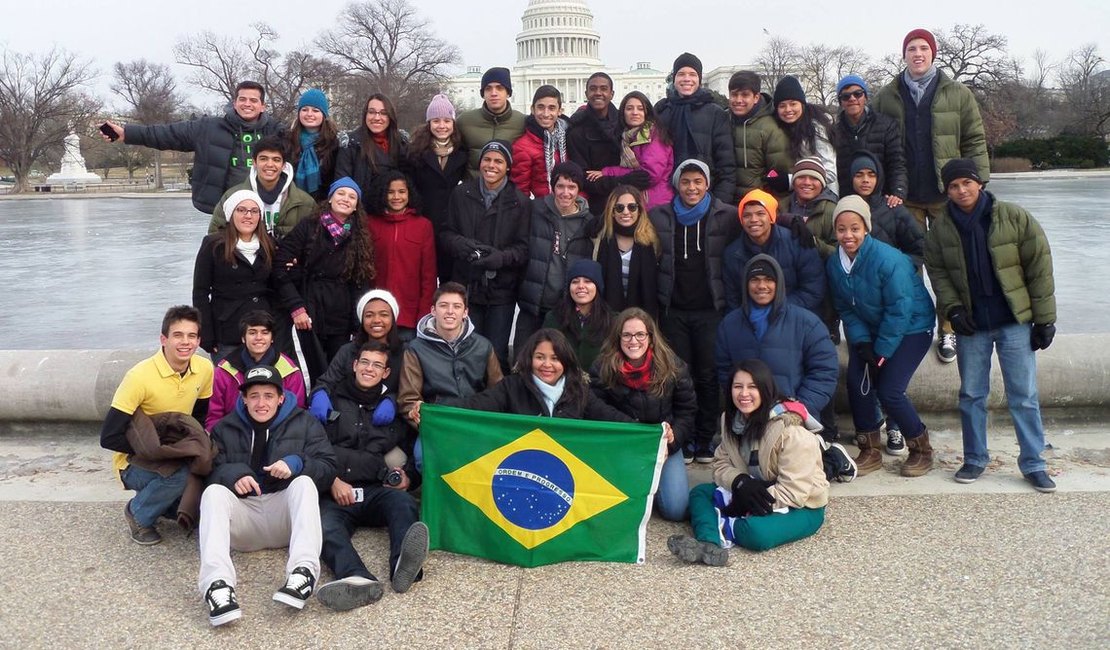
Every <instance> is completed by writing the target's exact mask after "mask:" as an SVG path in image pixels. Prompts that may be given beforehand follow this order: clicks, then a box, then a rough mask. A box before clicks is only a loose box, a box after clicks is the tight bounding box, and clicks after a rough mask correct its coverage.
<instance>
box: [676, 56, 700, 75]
mask: <svg viewBox="0 0 1110 650" xmlns="http://www.w3.org/2000/svg"><path fill="white" fill-rule="evenodd" d="M682 68H693V69H694V72H696V73H698V81H701V59H699V58H698V57H696V56H694V55H693V54H690V53H689V52H683V53H682V54H679V55H678V58H677V59H675V60H674V65H673V66H671V74H672V75H673V74H675V73H676V72H678V71H679V70H681V69H682Z"/></svg>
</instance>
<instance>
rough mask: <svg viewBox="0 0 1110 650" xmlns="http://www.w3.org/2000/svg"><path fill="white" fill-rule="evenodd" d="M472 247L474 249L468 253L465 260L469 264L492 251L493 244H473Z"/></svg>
mask: <svg viewBox="0 0 1110 650" xmlns="http://www.w3.org/2000/svg"><path fill="white" fill-rule="evenodd" d="M473 247H474V250H472V251H470V255H469V256H468V257H467V261H469V262H470V263H471V264H475V263H477V262H478V261H479V260H481V259H482V258H484V257H486V256H488V255H489V254H490V253H492V252H494V248H493V246H487V245H486V244H474V246H473Z"/></svg>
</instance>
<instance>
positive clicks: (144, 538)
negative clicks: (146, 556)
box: [123, 501, 162, 546]
mask: <svg viewBox="0 0 1110 650" xmlns="http://www.w3.org/2000/svg"><path fill="white" fill-rule="evenodd" d="M123 516H124V518H125V519H127V527H128V528H130V529H131V541H132V542H135V543H136V544H142V545H143V546H154V545H155V544H157V543H158V542H160V541H162V536H161V535H160V534H158V531H157V530H155V529H154V527H153V526H141V525H139V522H137V521H135V515H133V514H131V502H130V501H128V502H127V504H126V505H124V506H123Z"/></svg>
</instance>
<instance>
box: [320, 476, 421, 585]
mask: <svg viewBox="0 0 1110 650" xmlns="http://www.w3.org/2000/svg"><path fill="white" fill-rule="evenodd" d="M363 494H364V496H363V500H362V501H361V502H359V503H352V504H351V505H349V506H341V505H339V504H338V503H336V502H335V501H332V500H331V498H330V497H325V498H323V499H321V500H320V520H321V523H322V526H323V530H324V546H323V550H322V551H321V554H320V557H321V559H322V560H323V561H324V566H326V567H328V568H329V569H331V571H332V573H334V574H335V577H336V579H340V578H349V577H351V576H359V577H362V578H370V579H373V580H376V579H377V578H375V577H374V575H373V574H372V573H370V571H369V570H368V569H367V568H366V564H364V563H363V561H362V558H361V557H359V554H358V551H356V550H355V547H354V545H353V544H352V543H351V535H352V534H354V532H355V528H357V527H358V526H386V527H388V529H389V577H390V578H392V577H393V570H394V568H396V566H397V558H398V557H400V555H401V542H402V541H403V540H404V539H405V533H407V532H408V530H409V528H410V527H411V526H412V525H413V524H415V523H416V522H417V521H418V520H419V519H420V507H419V506H417V505H416V500H415V499H413V498H412V495H410V494H409V493H408V492H405V491H404V490H395V489H393V488H387V487H383V486H380V485H371V486H368V487H366V488H364V490H363Z"/></svg>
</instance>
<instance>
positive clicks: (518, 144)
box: [509, 116, 563, 199]
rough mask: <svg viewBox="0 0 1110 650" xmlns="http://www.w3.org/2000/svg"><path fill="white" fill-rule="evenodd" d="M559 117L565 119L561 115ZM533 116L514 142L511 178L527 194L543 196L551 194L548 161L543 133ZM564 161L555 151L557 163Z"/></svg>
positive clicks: (536, 196)
mask: <svg viewBox="0 0 1110 650" xmlns="http://www.w3.org/2000/svg"><path fill="white" fill-rule="evenodd" d="M559 119H563V118H562V117H560V118H559ZM538 129H539V125H538V124H536V121H535V119H533V118H532V117H531V116H529V117H528V119H527V121H525V127H524V135H522V136H520V137H519V138H517V139H516V141H515V142H513V166H512V169H510V170H509V178H510V179H511V180H512V181H513V185H516V186H517V189H519V190H520V191H521V192H523V193H524V195H525V196H528V195H531V196H534V197H535V198H537V199H538V198H542V197H545V196H547V195H548V194H551V183H550V182H549V181H548V178H547V163H546V162H545V161H544V158H543V133H542V131H539V130H538ZM562 161H563V159H562V157H560V156H559V151H558V150H556V151H555V164H556V165H558V164H559V163H561V162H562Z"/></svg>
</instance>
